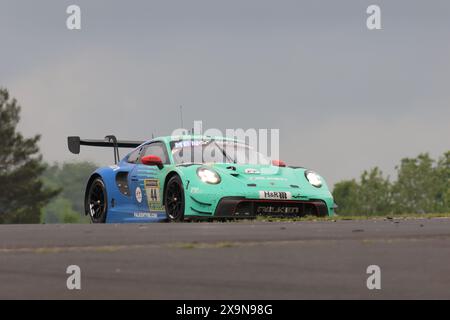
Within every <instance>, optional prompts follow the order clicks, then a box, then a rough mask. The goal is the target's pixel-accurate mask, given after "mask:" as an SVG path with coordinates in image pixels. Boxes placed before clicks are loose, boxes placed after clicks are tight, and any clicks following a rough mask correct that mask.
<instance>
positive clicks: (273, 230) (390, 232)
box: [0, 219, 450, 299]
mask: <svg viewBox="0 0 450 320" xmlns="http://www.w3.org/2000/svg"><path fill="white" fill-rule="evenodd" d="M69 265H78V266H80V268H81V286H82V287H81V290H68V289H67V287H66V280H67V277H68V276H69V275H67V274H66V268H67V266H69ZM369 265H378V266H379V267H380V268H381V290H368V289H367V286H366V280H367V278H368V276H369V275H368V274H366V269H367V267H368V266H369ZM19 298H27V299H51V298H56V299H111V298H112V299H116V298H124V299H136V298H138V299H347V298H350V299H355V298H356V299H380V298H386V299H404V298H406V299H419V298H425V299H431V298H444V299H449V298H450V219H416V220H370V221H337V222H282V223H280V222H257V221H254V222H241V223H177V224H175V223H173V224H169V223H161V224H145V225H138V224H134V225H9V226H7V225H3V226H0V299H19Z"/></svg>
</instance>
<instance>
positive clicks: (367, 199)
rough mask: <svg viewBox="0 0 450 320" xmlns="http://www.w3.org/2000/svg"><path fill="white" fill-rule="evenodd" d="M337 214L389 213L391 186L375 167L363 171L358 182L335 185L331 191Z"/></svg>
mask: <svg viewBox="0 0 450 320" xmlns="http://www.w3.org/2000/svg"><path fill="white" fill-rule="evenodd" d="M333 196H334V200H335V202H336V203H337V205H338V209H337V212H338V213H339V214H344V215H375V214H387V213H390V212H391V210H392V208H391V204H392V200H391V184H390V182H389V179H387V178H384V177H383V173H382V172H381V170H380V169H379V168H377V167H375V168H373V169H371V170H370V171H364V172H363V173H362V175H361V178H360V181H358V182H357V181H355V180H349V181H342V182H339V183H337V184H336V185H335V186H334V190H333Z"/></svg>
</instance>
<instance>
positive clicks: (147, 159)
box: [141, 154, 164, 169]
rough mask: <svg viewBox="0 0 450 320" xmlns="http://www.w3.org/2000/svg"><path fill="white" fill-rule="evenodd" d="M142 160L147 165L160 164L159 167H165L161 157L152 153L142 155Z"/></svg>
mask: <svg viewBox="0 0 450 320" xmlns="http://www.w3.org/2000/svg"><path fill="white" fill-rule="evenodd" d="M141 162H142V164H145V165H147V166H158V168H159V169H161V168H162V167H164V165H163V163H162V160H161V158H160V157H158V156H154V155H152V154H150V155H148V156H144V157H142V158H141Z"/></svg>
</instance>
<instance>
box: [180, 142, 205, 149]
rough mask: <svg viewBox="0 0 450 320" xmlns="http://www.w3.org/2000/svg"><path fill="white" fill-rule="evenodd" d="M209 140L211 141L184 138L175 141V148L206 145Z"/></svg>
mask: <svg viewBox="0 0 450 320" xmlns="http://www.w3.org/2000/svg"><path fill="white" fill-rule="evenodd" d="M208 142H209V140H183V141H178V142H175V144H174V146H173V148H174V149H180V148H189V147H197V146H201V145H204V144H206V143H208Z"/></svg>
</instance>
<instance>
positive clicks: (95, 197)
mask: <svg viewBox="0 0 450 320" xmlns="http://www.w3.org/2000/svg"><path fill="white" fill-rule="evenodd" d="M84 207H85V211H86V213H87V214H88V215H89V216H90V217H91V221H92V223H105V221H106V215H107V214H108V195H107V193H106V187H105V183H104V182H103V180H102V178H100V177H98V178H95V179H94V181H92V183H91V186H90V187H89V191H88V193H87V196H86V199H85V203H84Z"/></svg>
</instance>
